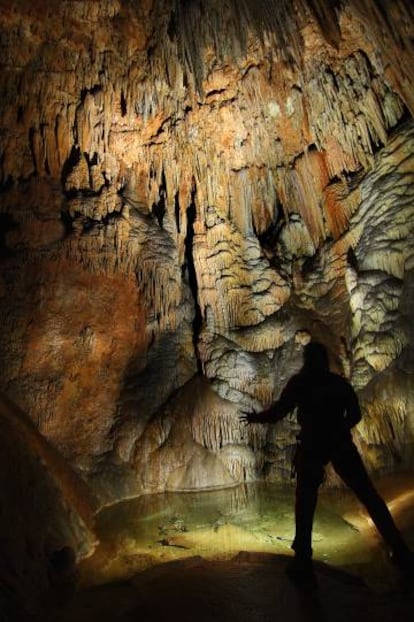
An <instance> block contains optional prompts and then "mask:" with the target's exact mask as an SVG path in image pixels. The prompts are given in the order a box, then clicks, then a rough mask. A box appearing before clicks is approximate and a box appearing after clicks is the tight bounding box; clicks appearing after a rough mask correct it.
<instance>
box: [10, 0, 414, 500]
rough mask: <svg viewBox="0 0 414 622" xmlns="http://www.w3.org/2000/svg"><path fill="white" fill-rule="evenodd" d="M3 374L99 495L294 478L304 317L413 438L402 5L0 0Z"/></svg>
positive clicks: (375, 424) (390, 459)
mask: <svg viewBox="0 0 414 622" xmlns="http://www.w3.org/2000/svg"><path fill="white" fill-rule="evenodd" d="M0 5H1V13H0V27H1V33H2V37H1V42H2V43H1V45H2V59H3V61H2V62H3V66H2V72H1V75H0V81H1V92H2V98H1V101H0V108H1V131H0V152H1V159H0V180H1V190H2V193H1V211H0V221H1V225H2V235H1V263H2V270H1V279H0V296H1V297H0V313H1V319H2V328H3V330H2V332H1V335H0V353H1V357H0V360H1V365H2V374H1V389H2V390H3V391H4V392H5V393H7V394H8V395H9V396H10V397H11V398H12V399H14V400H15V401H16V402H17V403H18V404H19V405H20V406H21V407H22V409H24V410H26V411H27V412H28V413H29V414H30V417H31V418H32V420H33V422H34V423H35V424H36V426H37V427H38V429H39V430H40V432H41V433H42V434H43V435H44V436H45V437H46V438H47V439H48V440H49V441H50V443H51V444H53V445H54V446H55V447H56V448H57V449H58V450H59V451H60V452H61V453H62V454H63V456H64V457H65V458H66V459H67V460H68V461H69V462H70V463H71V464H72V465H73V466H74V467H75V468H76V469H77V470H78V471H79V472H80V473H81V474H82V476H83V478H84V479H85V480H87V481H88V482H89V483H90V485H91V487H92V488H93V490H94V492H95V493H96V494H97V495H98V496H99V498H100V501H101V503H108V502H111V501H114V500H116V499H120V498H124V497H127V496H133V495H137V494H140V493H143V492H154V491H162V490H190V489H200V488H213V487H220V486H227V485H231V484H234V483H237V482H240V481H243V480H245V479H247V480H252V479H255V478H258V477H268V478H270V479H274V480H286V479H287V478H289V475H290V458H291V455H292V451H293V448H294V442H295V423H294V418H293V419H292V420H287V421H284V422H282V423H280V424H279V425H278V426H277V427H275V428H267V427H265V426H254V427H251V428H249V429H248V430H247V429H245V428H244V427H243V426H242V425H241V424H240V422H239V417H238V415H239V413H240V409H242V408H244V409H249V408H260V407H261V406H264V405H266V404H268V403H269V402H270V401H271V400H272V399H275V398H276V397H277V396H278V395H279V392H280V390H281V388H282V386H283V384H284V383H285V382H286V380H287V379H288V378H289V376H290V375H291V374H292V373H293V372H295V371H296V370H297V369H298V368H299V366H300V364H301V353H302V348H303V345H304V344H305V343H306V342H307V341H308V340H309V339H310V337H311V336H312V337H314V338H316V339H319V340H321V341H323V342H324V343H325V345H326V346H327V347H328V349H329V351H330V355H331V359H332V361H331V362H332V366H333V368H334V369H336V370H338V371H340V372H341V373H343V374H344V375H346V376H347V377H348V378H350V379H351V381H352V382H353V383H354V385H355V387H356V388H357V390H358V392H359V395H360V397H361V401H362V405H363V409H364V413H365V419H364V422H363V423H362V424H361V425H360V426H359V429H358V432H357V439H356V440H357V442H358V444H359V446H360V448H361V449H362V451H363V453H364V456H365V457H366V459H367V463H368V465H369V466H370V468H371V469H372V470H375V471H380V470H383V469H385V468H394V467H395V466H396V465H397V464H402V465H405V466H407V465H409V464H410V462H411V461H412V452H411V447H412V444H413V440H414V439H413V437H414V418H413V397H412V396H413V386H412V378H413V375H412V372H413V339H414V335H413V328H412V321H411V309H412V303H413V295H414V290H413V270H414V242H413V240H414V237H413V224H414V122H413V119H412V115H413V112H414V89H413V87H412V84H413V83H414V75H413V67H414V65H413V62H412V61H413V40H414V19H413V18H414V11H413V7H412V4H411V2H409V1H408V0H407V1H404V0H398V1H394V2H388V1H386V0H377V1H374V0H358V2H357V1H356V0H355V1H354V0H344V1H343V2H328V1H327V0H326V1H324V0H294V1H293V2H292V1H291V0H289V1H287V0H283V1H280V0H278V1H277V0H268V1H264V0H263V1H262V0H261V1H260V2H257V1H253V0H243V1H240V0H237V1H236V0H224V1H222V0H220V1H219V0H204V1H203V0H186V1H185V0H165V1H162V0H142V1H139V0H136V1H133V0H129V1H121V0H118V1H109V0H108V1H106V0H104V1H101V2H94V1H92V0H83V1H76V2H69V1H65V0H62V1H59V2H58V1H55V0H49V1H48V2H47V3H44V2H38V1H33V2H31V3H30V5H29V4H28V3H26V2H18V1H14V2H0Z"/></svg>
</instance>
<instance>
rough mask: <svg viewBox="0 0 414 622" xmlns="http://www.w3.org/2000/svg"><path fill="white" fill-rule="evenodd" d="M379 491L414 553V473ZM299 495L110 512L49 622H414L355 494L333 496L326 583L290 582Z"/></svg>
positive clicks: (139, 504) (403, 584)
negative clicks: (74, 585) (72, 589)
mask: <svg viewBox="0 0 414 622" xmlns="http://www.w3.org/2000/svg"><path fill="white" fill-rule="evenodd" d="M377 486H378V489H379V490H380V492H381V494H382V495H383V496H384V498H385V499H386V501H387V503H388V505H389V507H390V509H391V511H392V513H393V515H394V517H395V520H396V522H397V524H398V525H399V527H400V529H401V530H402V532H403V533H404V535H405V537H406V539H407V541H408V543H409V545H410V546H411V548H412V549H414V474H413V473H400V474H398V475H393V476H389V477H387V478H383V479H382V480H380V481H379V482H377ZM293 499H294V488H293V487H292V486H280V485H269V484H263V483H255V484H249V485H245V486H243V487H239V488H234V489H231V490H226V491H212V492H209V493H187V494H181V495H177V494H170V495H168V494H167V495H152V496H148V497H141V498H140V499H136V500H131V501H127V502H123V503H120V504H117V505H115V506H112V507H111V508H107V509H106V510H104V511H103V512H101V514H100V515H98V521H97V531H98V536H99V538H100V541H101V544H100V545H99V547H98V549H97V551H96V553H95V555H94V556H93V557H91V558H90V559H88V560H85V561H84V562H83V563H82V564H81V566H80V589H79V590H78V591H77V592H76V593H75V594H74V595H73V596H72V598H71V599H70V600H66V601H62V603H60V604H59V603H58V604H55V605H54V606H53V607H51V608H49V610H48V611H45V612H43V613H42V618H41V619H42V622H55V621H56V622H57V621H59V622H72V621H73V622H74V621H75V620H76V621H77V622H86V621H88V622H94V621H95V620H96V621H98V620H99V621H102V620H108V621H110V620H120V621H124V620H125V621H128V620H139V621H142V622H158V621H162V620H183V621H186V620H193V619H197V620H206V621H207V620H213V619H214V620H216V621H223V622H227V621H237V622H239V621H240V622H244V621H246V622H247V621H249V622H255V621H266V620H269V621H270V620H277V619H283V620H284V621H286V622H294V621H295V622H296V621H302V620H305V621H307V620H311V621H319V620H321V621H322V622H324V621H331V620H332V621H333V622H336V621H338V622H340V621H341V620H344V621H345V620H347V621H351V622H359V621H361V622H362V620H364V622H366V620H370V619H373V620H376V621H383V622H391V621H392V622H405V621H406V620H407V622H408V620H410V622H411V621H412V619H413V611H414V578H413V580H412V581H411V585H410V584H409V583H408V582H407V581H404V579H403V578H402V577H401V576H400V574H399V573H398V571H397V570H396V569H395V568H394V567H393V566H392V564H391V563H390V562H389V560H388V557H387V555H386V552H385V550H384V547H383V545H382V543H381V541H380V540H379V538H378V536H377V534H376V532H375V530H374V529H373V527H372V525H370V523H369V521H368V520H367V518H366V516H365V515H364V513H363V511H362V509H361V507H360V506H359V505H358V504H357V503H356V501H355V499H354V498H353V496H352V494H350V493H348V491H344V490H341V491H336V492H335V491H322V492H321V495H320V500H319V503H318V509H317V515H316V520H315V528H314V556H315V574H316V585H315V586H313V587H312V589H308V588H303V587H302V588H300V587H298V586H296V585H294V584H293V583H292V582H291V581H290V580H289V578H288V576H287V575H286V573H285V567H286V565H287V563H289V561H290V559H291V551H290V542H291V538H292V535H293V531H292V530H293ZM63 603H64V604H63Z"/></svg>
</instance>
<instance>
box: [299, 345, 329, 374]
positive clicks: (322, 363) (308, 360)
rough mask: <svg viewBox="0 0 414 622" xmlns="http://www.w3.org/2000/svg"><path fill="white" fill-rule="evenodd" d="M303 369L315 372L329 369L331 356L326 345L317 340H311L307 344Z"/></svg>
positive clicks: (304, 351)
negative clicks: (329, 356)
mask: <svg viewBox="0 0 414 622" xmlns="http://www.w3.org/2000/svg"><path fill="white" fill-rule="evenodd" d="M303 369H305V370H306V371H309V372H313V373H320V372H326V371H329V358H328V352H327V350H326V348H325V346H323V345H322V344H321V343H317V342H316V341H311V342H310V343H308V344H307V345H306V346H305V348H304V350H303Z"/></svg>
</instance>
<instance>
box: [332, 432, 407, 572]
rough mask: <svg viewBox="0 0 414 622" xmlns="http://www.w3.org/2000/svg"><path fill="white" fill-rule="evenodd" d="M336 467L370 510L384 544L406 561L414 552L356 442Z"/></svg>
mask: <svg viewBox="0 0 414 622" xmlns="http://www.w3.org/2000/svg"><path fill="white" fill-rule="evenodd" d="M332 465H333V467H334V469H335V471H336V472H337V474H338V475H339V476H340V477H341V478H342V480H343V481H344V482H345V484H346V485H347V486H349V488H351V490H353V491H354V493H355V494H356V496H357V497H358V499H359V500H360V501H361V503H362V504H363V505H364V506H365V508H366V509H367V511H368V513H369V515H370V517H371V518H372V520H373V522H374V524H375V526H376V528H377V529H378V531H379V533H380V534H381V536H382V537H383V539H384V541H385V542H386V544H388V546H389V547H390V548H391V550H392V552H393V554H394V555H395V557H396V561H397V562H401V563H403V562H404V559H406V558H407V556H410V555H411V554H410V551H409V549H408V547H407V545H406V543H405V542H404V540H403V538H402V535H401V533H400V532H399V530H398V528H397V526H396V524H395V523H394V520H393V518H392V516H391V513H390V511H389V510H388V508H387V505H386V503H385V501H384V500H383V499H382V497H381V496H380V495H379V493H378V492H377V490H376V489H375V487H374V485H373V483H372V482H371V479H370V477H369V475H368V473H367V471H366V469H365V466H364V463H363V462H362V459H361V456H360V455H359V453H358V450H357V448H356V447H355V445H354V444H353V443H347V444H346V445H345V446H343V447H341V449H340V450H339V451H338V452H337V453H336V454H335V455H334V456H333V458H332Z"/></svg>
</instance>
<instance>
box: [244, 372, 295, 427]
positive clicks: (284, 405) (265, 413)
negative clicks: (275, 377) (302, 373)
mask: <svg viewBox="0 0 414 622" xmlns="http://www.w3.org/2000/svg"><path fill="white" fill-rule="evenodd" d="M297 397H298V387H297V381H296V377H293V378H292V379H291V380H289V382H288V383H287V385H286V387H285V388H284V389H283V391H282V393H281V395H280V398H279V399H278V400H277V402H274V403H273V404H271V405H270V406H269V407H268V408H266V409H265V410H262V411H260V412H255V411H253V412H246V411H243V414H242V416H241V420H242V421H245V422H246V423H277V422H278V421H280V420H281V419H283V418H284V417H286V415H287V414H288V413H290V412H291V411H292V410H293V409H294V408H295V407H296V406H297Z"/></svg>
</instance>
